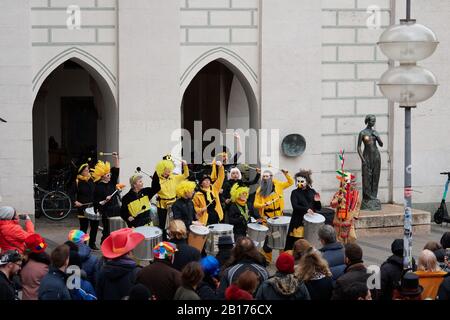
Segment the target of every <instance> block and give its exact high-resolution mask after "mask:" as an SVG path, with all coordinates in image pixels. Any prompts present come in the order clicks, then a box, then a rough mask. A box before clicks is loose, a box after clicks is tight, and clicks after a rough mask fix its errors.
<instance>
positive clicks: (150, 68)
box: [118, 0, 181, 183]
mask: <svg viewBox="0 0 450 320" xmlns="http://www.w3.org/2000/svg"><path fill="white" fill-rule="evenodd" d="M179 16H180V14H179V1H160V0H133V1H123V2H122V1H120V3H119V4H118V18H119V22H118V31H119V153H120V156H121V161H122V162H121V180H122V181H123V182H125V183H127V181H128V178H129V176H130V175H132V174H133V173H134V170H135V168H136V166H140V167H141V168H142V170H144V171H147V172H151V173H153V171H154V167H155V165H156V162H157V161H159V160H161V158H162V156H163V155H164V154H165V153H168V152H170V151H171V148H172V146H173V143H171V142H170V138H171V134H172V132H173V131H174V130H175V129H178V128H179V127H180V125H181V120H180V105H179V59H180V57H179V52H180V49H179V46H180V44H179V43H180V22H179ZM146 182H147V183H148V182H149V181H148V180H147V181H146Z"/></svg>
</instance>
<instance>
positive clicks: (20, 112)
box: [0, 0, 34, 214]
mask: <svg viewBox="0 0 450 320" xmlns="http://www.w3.org/2000/svg"><path fill="white" fill-rule="evenodd" d="M30 32H31V26H30V4H29V1H26V0H2V1H0V39H2V40H1V42H0V117H1V118H3V119H5V120H7V121H8V122H7V123H0V197H1V199H0V200H1V201H0V206H4V205H9V206H13V207H15V208H16V209H17V210H18V211H19V212H24V213H30V214H33V213H34V203H33V140H32V137H33V135H32V106H33V105H32V101H31V39H30Z"/></svg>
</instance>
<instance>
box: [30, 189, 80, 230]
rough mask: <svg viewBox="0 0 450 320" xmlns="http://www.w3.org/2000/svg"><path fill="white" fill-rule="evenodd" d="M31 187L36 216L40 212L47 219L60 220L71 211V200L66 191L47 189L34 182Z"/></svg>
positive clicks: (39, 214)
mask: <svg viewBox="0 0 450 320" xmlns="http://www.w3.org/2000/svg"><path fill="white" fill-rule="evenodd" d="M33 188H34V208H35V214H36V218H39V217H40V216H41V213H42V214H44V216H45V217H46V218H48V219H49V220H52V221H60V220H63V219H65V218H66V217H67V216H68V215H69V213H70V212H71V211H72V200H71V199H70V197H69V196H68V195H67V194H66V193H64V192H62V191H48V190H45V189H43V188H41V187H40V186H39V185H38V184H34V185H33Z"/></svg>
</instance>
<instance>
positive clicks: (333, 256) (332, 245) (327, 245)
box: [318, 225, 346, 281]
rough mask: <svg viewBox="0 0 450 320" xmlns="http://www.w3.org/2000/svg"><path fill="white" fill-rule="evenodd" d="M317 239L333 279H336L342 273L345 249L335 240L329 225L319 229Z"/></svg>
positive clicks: (333, 231) (333, 232)
mask: <svg viewBox="0 0 450 320" xmlns="http://www.w3.org/2000/svg"><path fill="white" fill-rule="evenodd" d="M318 234H319V239H320V242H321V243H322V245H323V247H322V248H321V249H319V251H320V252H321V253H322V257H323V258H324V259H325V260H326V261H327V262H328V266H329V268H330V271H331V273H332V275H333V281H336V279H337V278H339V277H340V276H341V275H343V274H344V270H345V268H346V265H345V250H344V246H343V245H342V244H341V243H340V242H337V240H336V231H335V230H334V228H333V227H332V226H330V225H324V226H322V227H321V228H320V229H319V232H318Z"/></svg>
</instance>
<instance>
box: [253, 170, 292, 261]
mask: <svg viewBox="0 0 450 320" xmlns="http://www.w3.org/2000/svg"><path fill="white" fill-rule="evenodd" d="M281 172H282V173H283V174H284V176H285V177H286V180H287V181H285V182H282V181H279V180H276V179H273V172H272V171H270V170H265V171H264V172H263V174H262V179H261V184H260V186H259V187H258V189H257V190H256V196H255V203H254V207H255V209H258V211H259V215H260V216H261V218H262V219H263V220H264V221H266V220H267V219H268V218H273V217H278V216H282V215H283V209H284V199H283V198H284V197H283V191H284V189H287V188H289V187H290V186H292V185H293V184H294V180H293V179H292V177H291V176H290V175H289V173H288V172H287V171H286V170H281ZM263 254H264V256H265V257H266V260H267V262H268V263H270V262H272V249H271V248H269V247H268V246H267V237H266V240H265V241H264V246H263Z"/></svg>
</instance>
